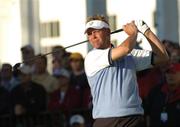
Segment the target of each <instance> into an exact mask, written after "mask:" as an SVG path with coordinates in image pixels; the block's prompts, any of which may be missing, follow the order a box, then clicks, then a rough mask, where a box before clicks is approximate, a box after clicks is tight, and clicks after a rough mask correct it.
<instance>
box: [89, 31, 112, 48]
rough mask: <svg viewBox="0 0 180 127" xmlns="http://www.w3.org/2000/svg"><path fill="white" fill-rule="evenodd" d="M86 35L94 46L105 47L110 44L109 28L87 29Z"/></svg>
mask: <svg viewBox="0 0 180 127" xmlns="http://www.w3.org/2000/svg"><path fill="white" fill-rule="evenodd" d="M87 37H88V40H89V42H90V43H91V45H92V46H93V47H94V48H97V49H105V48H108V47H109V46H110V30H109V29H105V28H103V29H93V28H89V29H88V30H87Z"/></svg>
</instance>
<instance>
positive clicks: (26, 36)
mask: <svg viewBox="0 0 180 127" xmlns="http://www.w3.org/2000/svg"><path fill="white" fill-rule="evenodd" d="M20 1H21V26H22V45H26V44H31V45H32V46H33V47H34V49H35V52H36V53H40V32H39V28H40V21H39V19H40V18H39V0H20ZM47 11H48V10H47Z"/></svg>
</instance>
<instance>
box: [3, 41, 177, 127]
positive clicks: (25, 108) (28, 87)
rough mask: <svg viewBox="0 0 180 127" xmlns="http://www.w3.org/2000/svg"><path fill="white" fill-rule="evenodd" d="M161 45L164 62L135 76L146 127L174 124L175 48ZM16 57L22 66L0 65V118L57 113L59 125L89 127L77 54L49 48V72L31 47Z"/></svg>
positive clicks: (87, 94) (84, 83) (80, 59)
mask: <svg viewBox="0 0 180 127" xmlns="http://www.w3.org/2000/svg"><path fill="white" fill-rule="evenodd" d="M163 44H164V45H165V47H166V49H167V51H168V53H169V56H170V61H169V62H168V63H166V64H164V65H161V66H155V67H153V68H151V69H148V70H144V71H141V72H137V79H138V80H137V81H138V85H139V94H140V96H141V98H142V101H143V107H144V110H145V120H146V125H147V127H154V126H158V127H161V126H162V127H164V126H174V127H177V126H180V122H179V121H180V47H179V46H178V44H175V43H173V42H171V41H169V40H164V41H163ZM21 53H22V60H23V63H17V64H15V65H11V64H10V63H2V66H1V69H0V119H1V117H2V116H4V115H9V116H22V115H24V114H26V115H28V114H31V115H32V114H33V115H35V114H38V113H40V112H47V111H48V112H61V113H62V114H63V116H64V118H65V119H64V123H65V124H64V125H65V126H67V127H91V126H92V123H93V119H92V118H91V115H90V114H91V108H92V102H91V94H90V89H89V85H88V81H87V78H86V75H85V72H84V58H83V56H82V54H80V53H79V52H67V51H66V50H65V49H64V48H63V47H62V46H54V47H53V48H52V56H51V57H52V61H51V62H52V68H51V70H52V73H50V72H48V59H47V56H45V55H43V54H37V55H36V54H35V52H34V49H33V47H32V46H31V45H26V46H23V47H22V48H21ZM104 101H105V100H104ZM112 108H113V106H112Z"/></svg>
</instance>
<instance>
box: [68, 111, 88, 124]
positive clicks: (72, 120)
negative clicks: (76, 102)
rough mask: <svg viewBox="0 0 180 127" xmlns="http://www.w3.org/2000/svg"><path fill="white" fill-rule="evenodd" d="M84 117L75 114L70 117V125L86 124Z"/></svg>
mask: <svg viewBox="0 0 180 127" xmlns="http://www.w3.org/2000/svg"><path fill="white" fill-rule="evenodd" d="M84 122H85V121H84V118H83V117H82V116H81V115H78V114H77V115H73V116H72V117H71V118H70V125H71V126H72V125H73V124H74V123H79V124H84Z"/></svg>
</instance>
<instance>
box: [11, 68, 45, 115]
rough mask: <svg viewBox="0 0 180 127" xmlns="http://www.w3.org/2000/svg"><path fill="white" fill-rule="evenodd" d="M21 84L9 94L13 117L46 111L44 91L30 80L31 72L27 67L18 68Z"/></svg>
mask: <svg viewBox="0 0 180 127" xmlns="http://www.w3.org/2000/svg"><path fill="white" fill-rule="evenodd" d="M19 70H20V72H21V73H20V79H21V83H20V84H19V85H18V86H16V87H15V88H14V89H13V90H12V92H11V98H12V104H13V110H14V113H15V115H22V114H25V113H39V112H41V111H45V110H46V105H47V102H46V101H47V98H46V94H47V93H46V91H45V89H44V88H43V87H42V85H39V84H37V83H34V82H33V81H32V80H31V73H32V70H31V68H30V67H29V66H27V65H22V66H20V67H19Z"/></svg>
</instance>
